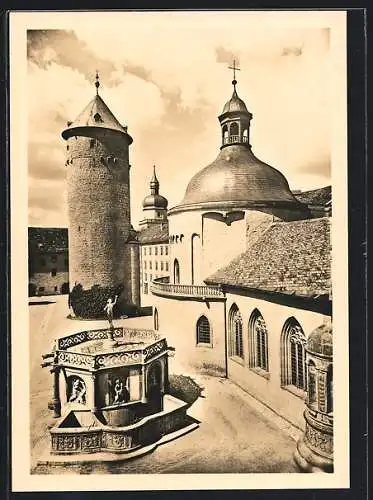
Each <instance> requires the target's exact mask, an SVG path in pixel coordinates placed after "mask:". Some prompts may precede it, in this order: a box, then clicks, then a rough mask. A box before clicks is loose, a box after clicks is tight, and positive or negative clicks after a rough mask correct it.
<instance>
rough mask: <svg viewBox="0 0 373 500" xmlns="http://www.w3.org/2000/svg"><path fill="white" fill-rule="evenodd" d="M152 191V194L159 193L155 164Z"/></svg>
mask: <svg viewBox="0 0 373 500" xmlns="http://www.w3.org/2000/svg"><path fill="white" fill-rule="evenodd" d="M150 192H151V194H159V181H158V179H157V174H156V173H155V165H153V177H152V180H151V181H150Z"/></svg>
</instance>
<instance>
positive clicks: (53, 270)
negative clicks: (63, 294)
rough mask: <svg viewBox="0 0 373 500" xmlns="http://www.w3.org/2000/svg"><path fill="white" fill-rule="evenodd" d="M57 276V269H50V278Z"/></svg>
mask: <svg viewBox="0 0 373 500" xmlns="http://www.w3.org/2000/svg"><path fill="white" fill-rule="evenodd" d="M56 275H57V269H56V268H53V269H51V276H56Z"/></svg>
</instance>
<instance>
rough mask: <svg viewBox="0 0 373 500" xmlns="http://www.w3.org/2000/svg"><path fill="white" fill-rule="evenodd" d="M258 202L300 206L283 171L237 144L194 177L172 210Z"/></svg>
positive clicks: (226, 148) (229, 147)
mask: <svg viewBox="0 0 373 500" xmlns="http://www.w3.org/2000/svg"><path fill="white" fill-rule="evenodd" d="M255 204H267V205H270V206H273V205H282V206H283V205H287V206H289V205H294V206H296V207H298V208H299V205H300V203H299V202H298V200H297V199H296V198H295V197H294V195H293V194H292V192H291V191H290V188H289V184H288V182H287V180H286V178H285V177H284V176H283V175H282V173H281V172H279V171H278V170H276V169H275V168H273V167H271V166H269V165H267V164H266V163H264V162H262V161H261V160H259V159H258V158H256V156H255V155H254V154H253V153H252V151H251V149H250V148H249V147H247V146H246V145H243V144H237V145H229V146H228V147H224V148H222V149H221V151H220V153H219V155H218V156H217V158H216V159H215V160H214V161H213V162H212V163H210V165H208V166H207V167H205V168H204V169H202V170H201V171H199V172H198V173H197V174H196V175H194V177H192V179H191V180H190V182H189V184H188V186H187V189H186V192H185V196H184V198H183V200H182V202H181V203H180V205H178V206H177V207H174V208H173V209H171V211H170V212H171V213H172V212H176V211H180V210H184V209H185V210H188V209H193V208H202V207H204V208H208V207H221V208H224V206H227V207H230V206H240V207H245V206H247V207H250V206H254V205H255Z"/></svg>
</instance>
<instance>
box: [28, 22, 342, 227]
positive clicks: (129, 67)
mask: <svg viewBox="0 0 373 500" xmlns="http://www.w3.org/2000/svg"><path fill="white" fill-rule="evenodd" d="M253 14H254V13H251V12H224V13H212V12H210V13H203V12H200V13H176V12H174V13H171V12H159V13H156V12H153V13H149V12H137V13H131V12H121V13H117V14H116V16H115V17H111V18H110V22H104V21H105V19H104V18H103V17H102V16H103V14H100V13H98V14H97V17H93V18H92V17H90V18H89V19H88V18H87V20H85V18H84V17H79V19H78V18H76V21H74V18H73V17H72V18H71V23H69V25H67V26H66V28H65V27H64V28H63V29H37V30H36V29H33V30H29V31H28V33H27V65H28V71H27V88H28V105H29V106H28V172H29V182H28V190H29V224H30V225H32V226H42V227H43V226H44V227H66V226H68V220H67V209H66V199H67V197H66V167H65V144H64V140H63V139H62V137H61V132H62V130H63V129H64V128H65V127H66V122H67V121H69V120H70V121H73V120H74V119H75V118H76V117H77V116H78V114H79V113H80V112H81V111H82V109H83V108H84V107H85V106H86V104H87V103H88V102H89V101H90V100H91V99H92V97H93V96H94V93H95V87H94V80H95V73H96V70H98V71H99V74H100V84H101V86H100V95H101V97H102V98H103V99H104V101H105V102H106V104H107V105H108V106H109V108H110V109H111V111H112V112H113V113H114V115H115V116H116V117H117V119H118V120H119V121H120V123H122V124H124V125H127V126H128V132H129V133H130V134H131V136H132V137H133V139H134V142H133V144H132V145H131V146H130V163H131V166H132V167H131V211H132V214H131V217H132V223H133V225H134V226H135V227H137V225H138V222H139V220H141V218H142V207H141V203H142V200H143V198H144V197H145V196H146V195H147V194H148V193H149V181H150V178H151V175H152V169H153V165H156V169H157V176H158V179H159V181H160V193H161V194H162V195H163V196H165V197H166V198H167V199H168V200H169V207H172V206H174V205H176V204H178V203H179V202H180V201H181V199H182V198H183V195H184V192H185V189H186V186H187V184H188V181H189V180H190V179H191V178H192V176H193V175H194V174H195V173H196V172H198V171H199V170H201V169H202V168H203V167H205V166H206V165H208V164H209V163H210V162H211V161H213V160H214V159H215V157H216V156H217V154H218V152H219V147H220V145H221V144H220V140H221V139H220V137H221V136H220V127H219V122H218V118H217V117H218V115H219V114H220V113H221V111H222V109H223V106H224V103H225V102H226V101H227V100H228V99H229V98H230V96H231V94H232V85H231V81H232V71H231V70H230V69H229V66H231V65H232V62H233V59H235V60H236V61H237V62H238V64H239V67H240V68H241V70H240V71H238V72H237V80H238V85H237V92H238V94H239V96H240V97H241V98H242V99H243V100H244V101H245V103H246V106H247V108H248V109H249V111H250V112H251V113H252V114H253V120H252V122H251V129H250V130H251V131H250V137H251V140H250V142H251V144H252V149H253V152H254V154H255V155H256V156H258V157H259V158H260V159H261V160H263V161H264V162H266V163H269V164H270V165H272V166H274V167H275V168H277V169H278V170H280V171H281V172H282V173H283V174H284V175H285V176H286V178H287V179H288V182H289V184H290V187H291V188H292V189H302V190H306V189H314V188H318V187H322V186H325V185H328V184H330V182H331V181H330V175H331V172H330V163H331V162H330V156H331V105H330V102H331V92H332V89H331V84H330V80H331V79H330V72H331V69H332V67H333V61H332V59H331V53H330V48H329V46H330V32H329V29H328V28H327V27H325V28H324V27H317V28H315V27H313V28H311V27H307V24H306V22H304V23H303V24H302V22H297V23H292V25H291V26H289V25H286V24H284V23H283V22H278V23H274V25H271V26H269V25H268V26H267V24H266V23H267V18H268V14H271V13H269V12H267V13H261V15H260V14H258V13H255V15H253ZM100 16H101V17H100ZM272 17H273V14H272ZM306 17H307V13H305V16H304V19H305V21H306Z"/></svg>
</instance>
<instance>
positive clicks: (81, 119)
mask: <svg viewBox="0 0 373 500" xmlns="http://www.w3.org/2000/svg"><path fill="white" fill-rule="evenodd" d="M77 127H96V128H97V127H99V128H106V129H110V130H116V131H117V132H122V133H124V134H127V129H126V128H125V127H123V126H122V125H121V124H120V123H119V121H118V120H117V119H116V118H115V116H114V115H113V113H112V112H111V111H110V109H109V108H108V106H107V105H106V103H105V102H104V101H103V99H102V98H101V96H99V95H95V96H94V98H93V99H92V100H91V101H90V102H89V103H88V104H87V106H86V107H85V108H84V109H83V111H82V112H81V113H80V115H79V116H78V117H77V118H76V119H75V120H74V121H73V122H72V123H70V125H69V126H68V127H67V129H66V130H64V131H63V132H62V137H63V138H64V139H66V138H67V137H68V136H69V135H72V133H71V134H70V133H69V131H70V130H73V129H75V128H77Z"/></svg>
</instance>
